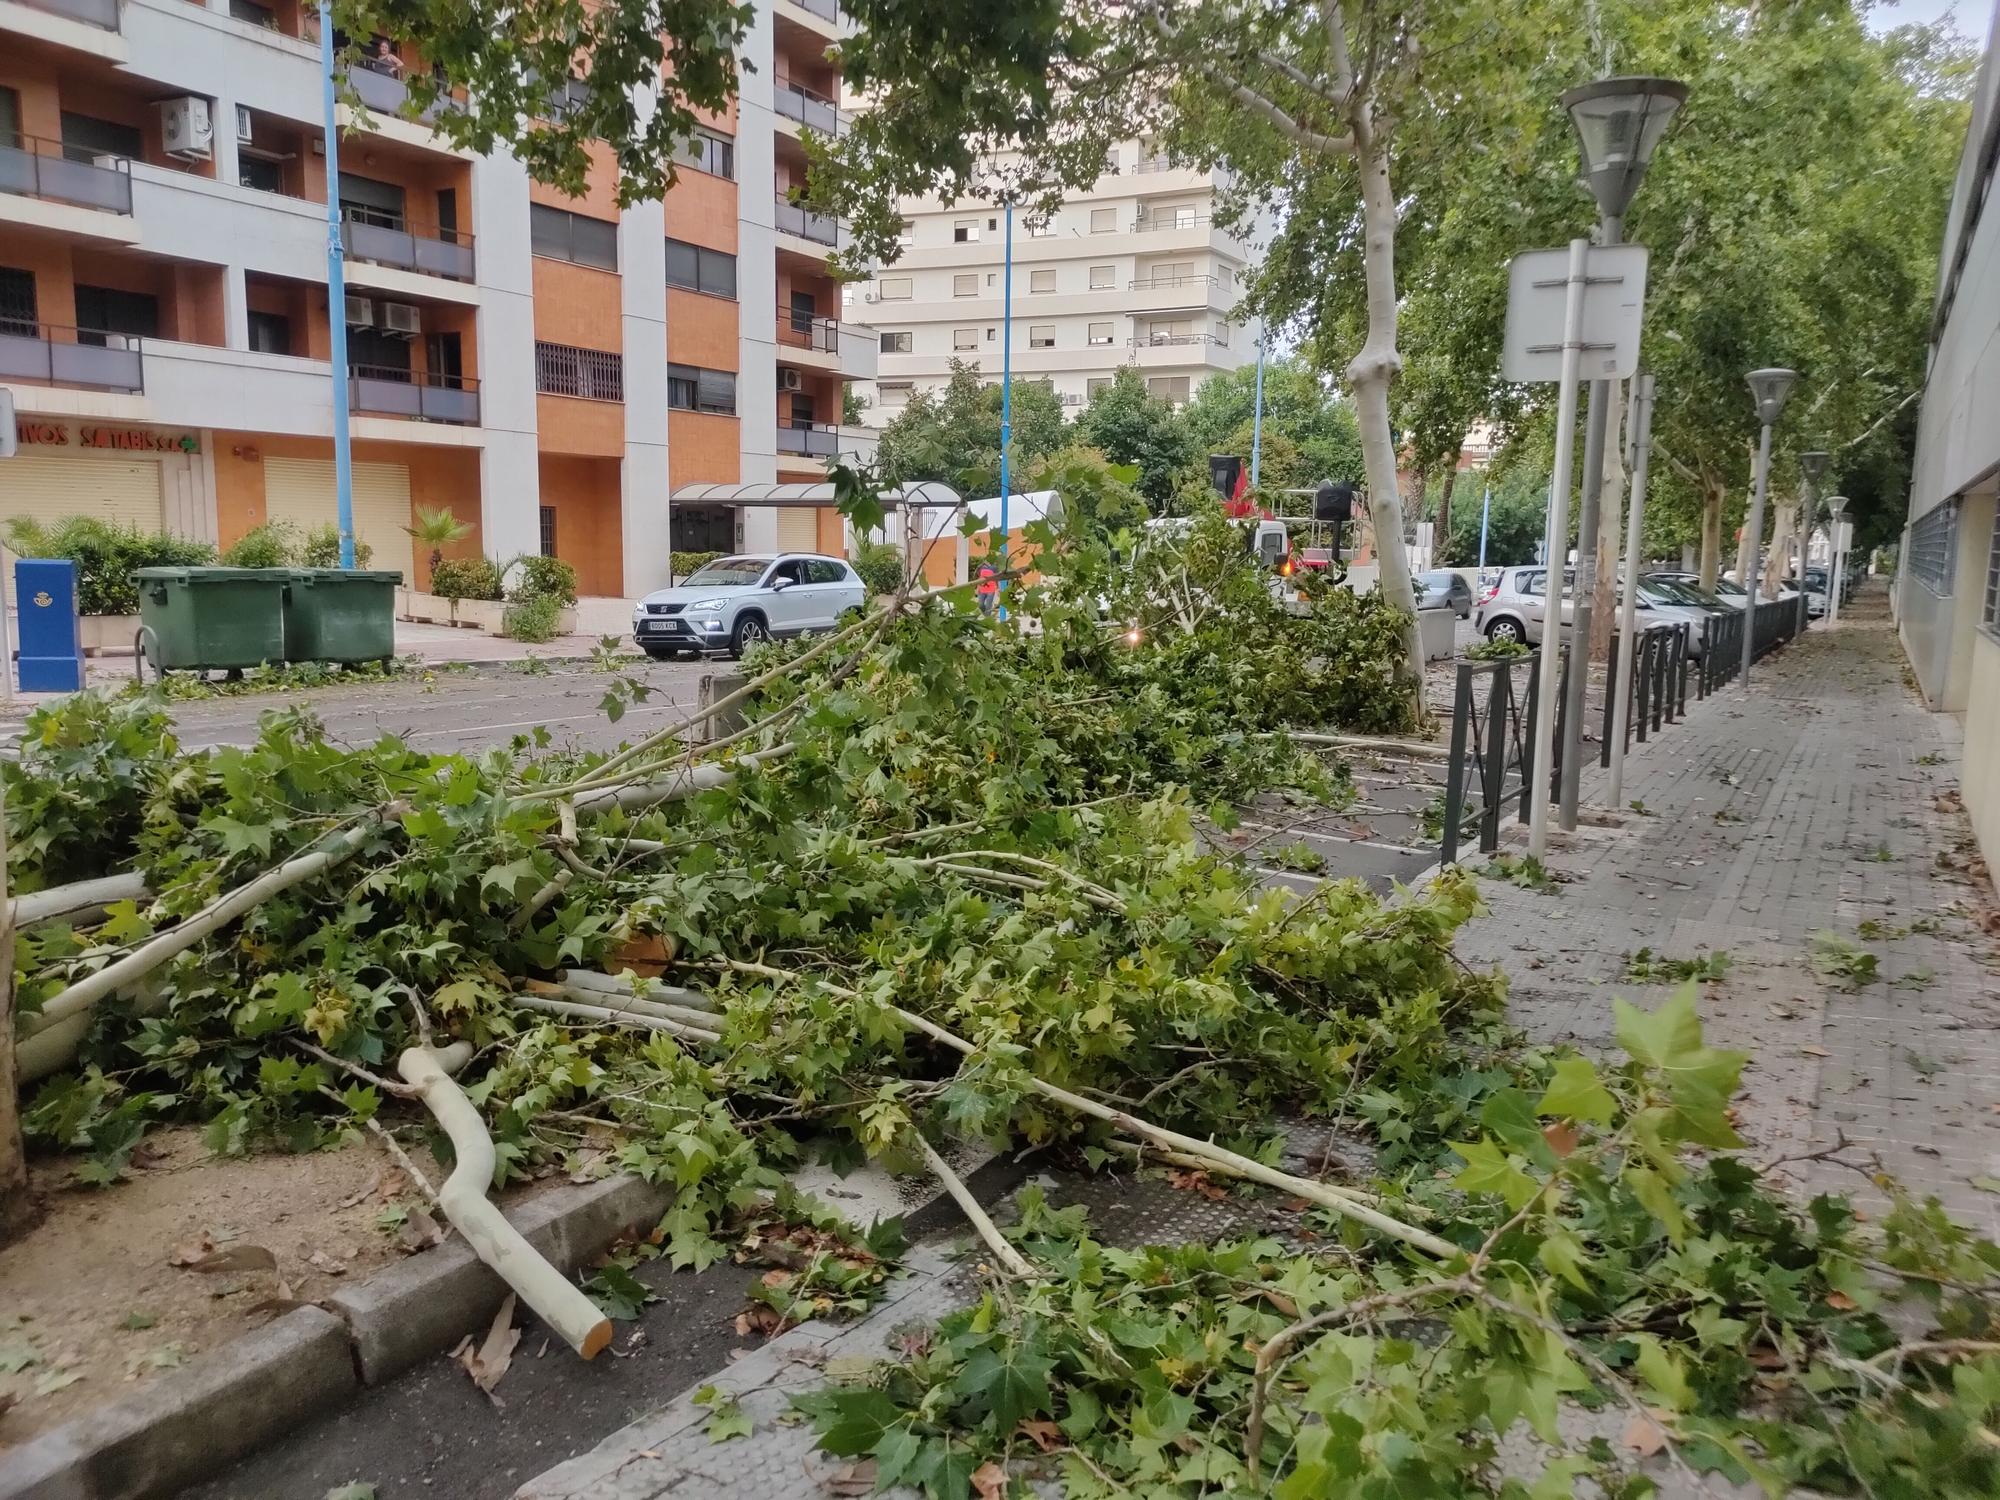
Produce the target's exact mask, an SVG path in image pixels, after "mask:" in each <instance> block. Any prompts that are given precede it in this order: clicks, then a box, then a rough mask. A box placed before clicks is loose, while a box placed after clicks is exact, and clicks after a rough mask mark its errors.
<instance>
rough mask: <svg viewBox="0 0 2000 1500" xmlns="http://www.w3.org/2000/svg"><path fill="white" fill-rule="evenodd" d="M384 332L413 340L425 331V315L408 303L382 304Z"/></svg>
mask: <svg viewBox="0 0 2000 1500" xmlns="http://www.w3.org/2000/svg"><path fill="white" fill-rule="evenodd" d="M382 331H383V332H384V333H393V334H395V335H396V336H397V337H398V338H406V339H413V338H415V337H416V336H417V335H418V334H420V333H422V332H423V331H424V319H423V314H422V313H421V312H420V311H418V309H417V308H415V307H413V306H411V305H410V304H409V303H407V302H384V303H383V304H382Z"/></svg>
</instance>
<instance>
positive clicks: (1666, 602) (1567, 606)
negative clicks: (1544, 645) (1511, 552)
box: [1472, 566, 1708, 657]
mask: <svg viewBox="0 0 2000 1500" xmlns="http://www.w3.org/2000/svg"><path fill="white" fill-rule="evenodd" d="M1548 578H1549V570H1548V569H1547V568H1545V567H1539V566H1537V567H1526V568H1503V569H1501V570H1500V577H1499V580H1498V581H1497V582H1496V583H1495V584H1494V585H1493V586H1492V587H1491V588H1489V589H1488V590H1487V591H1486V592H1485V593H1484V594H1483V595H1482V596H1481V598H1480V600H1479V608H1478V610H1477V611H1476V612H1475V613H1474V615H1473V617H1472V623H1473V627H1474V628H1475V629H1476V630H1478V632H1479V633H1480V634H1481V635H1483V636H1485V637H1486V639H1487V640H1489V641H1520V642H1521V643H1523V644H1524V645H1529V646H1538V645H1540V644H1541V641H1542V625H1543V622H1544V621H1545V620H1546V619H1547V618H1548V599H1547V595H1548ZM1575 589H1576V570H1575V569H1574V568H1565V569H1564V570H1563V605H1562V622H1563V624H1564V625H1570V624H1573V623H1574V622H1575V613H1576V593H1575ZM1621 592H1622V590H1621ZM1638 607H1639V611H1640V613H1641V615H1642V616H1643V617H1644V618H1643V621H1642V623H1644V624H1648V625H1655V624H1661V623H1671V624H1676V625H1677V624H1680V623H1681V622H1682V621H1686V622H1687V623H1688V624H1690V625H1692V626H1694V629H1693V631H1692V632H1690V634H1691V636H1692V640H1691V641H1690V644H1689V651H1690V653H1691V654H1692V655H1694V656H1696V657H1699V656H1700V655H1701V652H1702V644H1703V639H1704V635H1705V632H1706V629H1707V624H1708V615H1707V612H1706V611H1705V610H1703V609H1701V608H1700V607H1699V606H1696V605H1692V604H1687V603H1684V602H1682V601H1681V600H1679V599H1676V598H1673V597H1670V596H1669V595H1668V594H1666V593H1664V592H1662V591H1660V590H1657V589H1653V588H1649V587H1647V586H1646V584H1645V583H1644V582H1643V581H1642V582H1641V583H1640V585H1639V600H1638Z"/></svg>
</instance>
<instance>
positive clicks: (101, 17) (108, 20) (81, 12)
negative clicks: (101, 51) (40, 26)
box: [22, 0, 118, 31]
mask: <svg viewBox="0 0 2000 1500" xmlns="http://www.w3.org/2000/svg"><path fill="white" fill-rule="evenodd" d="M22 3H23V4H25V5H28V6H29V7H31V8H32V9H35V10H45V11H47V12H48V13H49V14H50V15H52V16H63V17H66V18H67V19H69V20H72V21H81V22H83V24H84V25H86V26H98V27H102V28H103V29H104V30H106V31H116V30H118V0H22Z"/></svg>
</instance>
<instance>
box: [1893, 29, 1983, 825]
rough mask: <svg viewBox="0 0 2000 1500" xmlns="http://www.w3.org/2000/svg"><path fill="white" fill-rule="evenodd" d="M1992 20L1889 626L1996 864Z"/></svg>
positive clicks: (1946, 258)
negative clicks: (1957, 730) (1956, 747)
mask: <svg viewBox="0 0 2000 1500" xmlns="http://www.w3.org/2000/svg"><path fill="white" fill-rule="evenodd" d="M1996 41H2000V13H1996V16H1995V18H1994V20H1993V22H1992V23H1991V30H1990V32H1989V35H1988V37H1987V48H1986V54H1985V59H1984V61H1983V62H1982V63H1981V64H1980V69H1979V81H1978V83H1977V84H1976V85H1975V86H1974V90H1973V95H1972V123H1971V129H1970V130H1969V131H1968V132H1967V135H1966V141H1965V147H1964V151H1963V153H1962V155H1961V156H1960V159H1959V170H1958V180H1957V183H1956V185H1955V186H1954V188H1953V191H1952V199H1951V208H1950V210H1949V212H1948V214H1947V216H1946V219H1945V234H1944V252H1943V257H1942V260H1941V263H1940V265H1939V268H1938V296H1937V306H1936V311H1935V315H1934V318H1933V321H1932V325H1931V351H1930V366H1929V369H1928V371H1927V372H1926V378H1925V381H1924V395H1923V404H1922V405H1921V406H1920V407H1919V408H1918V415H1917V448H1916V455H1915V461H1914V464H1913V467H1912V472H1911V475H1910V508H1909V520H1908V523H1907V525H1906V526H1905V528H1904V531H1903V538H1902V548H1901V557H1900V559H1899V563H1898V568H1897V574H1896V593H1895V604H1896V623H1897V627H1898V629H1899V630H1900V631H1901V633H1902V640H1903V649H1904V650H1905V651H1906V652H1907V653H1908V654H1909V658H1910V665H1911V667H1912V668H1913V669H1914V670H1915V672H1916V677H1917V682H1918V684H1919V686H1920V687H1921V688H1922V690H1923V694H1924V700H1925V701H1926V702H1927V703H1928V704H1929V705H1930V706H1931V707H1932V708H1933V709H1936V710H1937V711H1939V712H1940V713H1948V714H1952V715H1955V716H1956V717H1958V718H1959V720H1960V721H1961V723H1962V724H1963V726H1964V737H1965V754H1964V763H1963V770H1962V775H1961V782H1960V789H1961V791H1962V792H1963V793H1964V796H1965V810H1966V812H1967V814H1968V815H1969V816H1970V817H1971V820H1972V828H1973V833H1974V834H1975V836H1976V837H1977V838H1978V840H1979V846H1980V849H1981V851H1982V852H1983V853H1984V854H1985V855H1986V857H1987V859H1988V860H1989V861H1995V860H2000V426H1996V425H1995V423H1994V421H1993V418H1992V412H1993V408H1994V403H1995V402H1996V400H2000V210H1996V207H1995V203H1994V197H1993V186H1994V177H1995V174H1996V172H1997V171H2000V53H1996V49H1995V46H1994V43H1995V42H1996Z"/></svg>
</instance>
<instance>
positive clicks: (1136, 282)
mask: <svg viewBox="0 0 2000 1500" xmlns="http://www.w3.org/2000/svg"><path fill="white" fill-rule="evenodd" d="M1217 280H1218V278H1217V277H1214V276H1201V275H1190V276H1139V277H1135V278H1133V280H1132V281H1131V283H1130V284H1129V286H1128V290H1130V291H1134V292H1164V291H1168V290H1171V289H1172V288H1175V287H1188V286H1214V285H1215V284H1216V281H1217Z"/></svg>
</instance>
